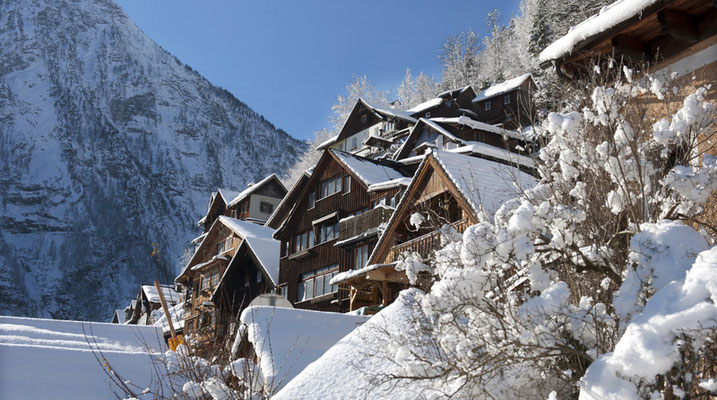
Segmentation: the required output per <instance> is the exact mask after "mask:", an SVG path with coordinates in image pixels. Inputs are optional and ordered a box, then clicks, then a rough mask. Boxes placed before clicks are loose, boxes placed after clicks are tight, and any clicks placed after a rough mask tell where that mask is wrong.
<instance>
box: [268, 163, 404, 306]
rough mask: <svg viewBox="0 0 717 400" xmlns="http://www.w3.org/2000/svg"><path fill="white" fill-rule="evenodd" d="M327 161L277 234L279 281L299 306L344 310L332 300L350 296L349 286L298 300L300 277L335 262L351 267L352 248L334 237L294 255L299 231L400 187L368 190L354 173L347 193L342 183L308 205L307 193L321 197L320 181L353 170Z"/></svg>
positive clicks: (368, 204) (364, 205) (349, 212)
mask: <svg viewBox="0 0 717 400" xmlns="http://www.w3.org/2000/svg"><path fill="white" fill-rule="evenodd" d="M327 161H328V162H327V163H325V164H324V165H323V167H322V168H321V169H317V170H316V171H314V175H315V179H312V182H310V184H309V185H310V186H308V190H307V191H306V192H305V193H304V195H303V196H302V197H301V198H300V199H299V200H298V206H297V209H296V212H295V213H294V214H293V216H292V217H291V220H289V221H288V224H287V225H286V229H285V230H284V231H282V232H281V234H280V237H278V238H277V239H279V240H281V242H282V244H281V248H282V255H281V261H280V272H279V282H280V285H283V284H287V285H288V293H287V298H288V300H289V301H290V302H291V303H292V304H294V306H295V307H297V308H306V309H315V310H323V311H341V310H342V308H341V306H339V305H336V304H331V302H332V300H334V299H337V298H338V299H339V300H343V301H345V299H347V297H348V290H347V289H342V290H340V291H339V293H338V294H332V295H329V296H323V297H319V298H316V299H313V300H307V301H303V302H297V296H298V285H299V283H300V281H301V275H302V274H304V273H307V272H311V271H315V270H317V269H319V268H322V267H325V266H329V265H332V264H335V263H338V264H339V271H347V270H349V269H350V268H352V266H353V252H351V251H350V250H343V249H341V248H339V247H336V246H334V244H335V243H336V241H337V240H336V239H334V240H331V241H328V242H324V243H321V244H318V245H315V246H313V247H312V248H310V249H309V252H308V254H307V255H306V256H304V257H303V258H295V257H292V255H293V254H295V253H294V251H293V250H294V246H295V239H296V235H298V234H300V233H302V232H305V231H308V230H309V229H313V224H312V222H313V221H314V220H317V219H319V218H321V217H323V216H326V215H329V214H331V213H334V212H338V219H341V218H344V217H347V216H349V215H352V214H353V213H354V212H356V211H358V210H361V209H364V208H368V207H371V201H372V200H378V199H380V197H385V196H386V195H388V194H389V193H393V194H395V193H396V192H398V189H392V190H390V191H386V192H385V193H369V192H368V191H367V189H368V188H367V187H366V186H364V185H363V184H362V183H361V182H359V181H358V180H357V179H355V177H353V176H352V178H351V190H350V191H349V192H348V193H346V192H345V188H343V187H342V192H340V193H336V194H333V195H331V196H328V197H326V198H323V199H317V200H316V204H315V207H313V208H311V209H308V207H307V206H308V193H309V192H310V191H313V192H316V193H317V197H318V191H319V186H320V182H322V181H325V180H327V179H329V178H333V177H335V176H339V175H340V176H342V177H345V176H346V175H350V173H349V172H348V171H346V170H345V169H344V168H343V166H342V165H341V164H339V163H338V162H337V161H336V160H335V159H333V158H332V157H331V158H330V159H329V160H327ZM312 178H314V177H312ZM342 186H343V185H342ZM341 239H342V238H339V239H338V240H341ZM286 243H289V249H290V253H289V254H285V253H283V252H284V249H285V248H286ZM374 244H375V243H374ZM349 253H350V254H349Z"/></svg>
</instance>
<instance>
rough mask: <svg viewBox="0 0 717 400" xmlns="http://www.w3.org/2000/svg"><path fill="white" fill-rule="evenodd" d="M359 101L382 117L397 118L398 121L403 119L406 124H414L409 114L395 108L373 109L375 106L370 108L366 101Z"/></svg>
mask: <svg viewBox="0 0 717 400" xmlns="http://www.w3.org/2000/svg"><path fill="white" fill-rule="evenodd" d="M360 100H361V101H363V102H364V104H366V105H367V106H368V107H369V108H371V109H372V110H374V111H375V112H377V113H379V114H382V115H384V116H389V117H394V118H399V119H403V120H406V121H408V122H413V123H415V122H416V119H415V118H413V116H412V115H411V113H409V112H406V111H401V110H396V109H395V108H390V107H388V108H385V107H375V106H372V105H371V104H369V103H368V102H367V101H366V100H363V99H360Z"/></svg>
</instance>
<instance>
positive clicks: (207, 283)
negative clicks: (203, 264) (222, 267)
mask: <svg viewBox="0 0 717 400" xmlns="http://www.w3.org/2000/svg"><path fill="white" fill-rule="evenodd" d="M217 283H219V270H218V269H215V270H213V271H211V272H210V273H208V274H204V275H202V290H207V289H210V288H212V287H214V286H216V285H217Z"/></svg>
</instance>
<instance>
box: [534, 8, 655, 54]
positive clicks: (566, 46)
mask: <svg viewBox="0 0 717 400" xmlns="http://www.w3.org/2000/svg"><path fill="white" fill-rule="evenodd" d="M657 1H658V0H620V1H616V2H615V3H613V4H610V5H609V6H605V7H603V9H602V10H600V13H599V14H597V15H593V16H592V17H590V18H588V19H586V20H585V21H583V22H581V23H580V24H578V25H576V26H574V27H573V28H571V29H570V31H569V32H568V33H567V34H566V35H565V36H563V37H561V38H560V39H558V40H556V41H555V42H553V43H551V44H550V45H549V46H548V47H546V48H545V50H543V51H542V52H541V53H540V56H539V60H540V62H545V61H551V60H556V59H558V58H560V57H563V56H565V55H566V54H570V53H572V51H573V50H574V48H575V46H576V45H577V44H578V43H580V42H582V41H583V40H585V39H588V38H590V37H592V36H595V35H597V34H599V33H602V32H605V31H606V30H608V29H610V28H612V27H614V26H615V25H617V24H619V23H621V22H623V21H626V20H628V19H630V18H632V17H634V16H636V15H638V14H641V13H642V11H643V10H644V9H646V8H647V7H649V6H651V5H653V4H655V3H657Z"/></svg>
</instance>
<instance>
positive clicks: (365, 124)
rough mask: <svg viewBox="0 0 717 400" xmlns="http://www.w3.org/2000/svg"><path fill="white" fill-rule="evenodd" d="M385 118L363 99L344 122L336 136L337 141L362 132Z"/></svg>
mask: <svg viewBox="0 0 717 400" xmlns="http://www.w3.org/2000/svg"><path fill="white" fill-rule="evenodd" d="M382 120H383V118H382V117H381V116H380V115H379V114H377V113H376V112H375V111H373V110H372V109H370V108H369V107H367V106H366V103H364V102H363V101H361V100H358V101H357V102H356V105H355V106H354V108H353V110H351V113H350V114H349V116H348V118H346V121H345V122H344V125H343V126H342V127H341V130H340V131H339V135H338V136H337V137H336V140H335V141H336V142H338V141H339V140H342V139H346V138H347V137H349V136H351V135H353V134H354V133H357V132H360V131H362V130H364V129H367V128H369V127H371V126H373V125H376V124H378V123H379V122H381V121H382Z"/></svg>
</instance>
